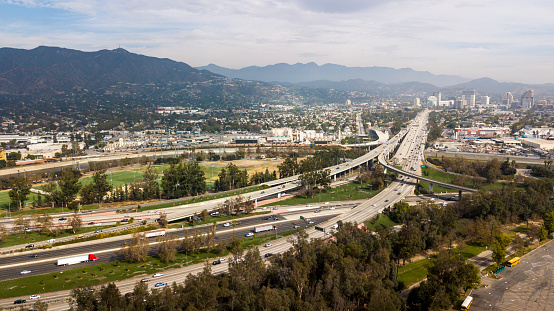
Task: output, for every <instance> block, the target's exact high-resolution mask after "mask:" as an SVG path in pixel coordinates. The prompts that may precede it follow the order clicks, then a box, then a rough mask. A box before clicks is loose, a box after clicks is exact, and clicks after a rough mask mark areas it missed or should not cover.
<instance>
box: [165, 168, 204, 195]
mask: <svg viewBox="0 0 554 311" xmlns="http://www.w3.org/2000/svg"><path fill="white" fill-rule="evenodd" d="M162 189H163V193H164V195H165V196H166V197H167V198H169V199H175V198H181V197H184V196H195V195H199V194H203V193H204V192H206V178H205V177H204V172H203V171H202V169H201V168H200V166H199V165H198V162H196V161H188V162H185V163H180V164H178V165H176V164H172V165H171V166H170V167H169V169H168V170H166V171H165V172H164V176H163V177H162Z"/></svg>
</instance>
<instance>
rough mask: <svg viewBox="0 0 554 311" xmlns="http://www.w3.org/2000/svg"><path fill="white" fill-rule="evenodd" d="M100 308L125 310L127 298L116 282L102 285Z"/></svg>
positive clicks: (99, 298) (112, 310)
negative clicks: (122, 294) (124, 297)
mask: <svg viewBox="0 0 554 311" xmlns="http://www.w3.org/2000/svg"><path fill="white" fill-rule="evenodd" d="M98 300H99V305H98V310H106V311H120V310H121V311H123V310H125V300H124V299H123V297H122V296H121V293H120V292H119V288H117V286H115V284H114V283H108V285H102V287H100V290H99V291H98Z"/></svg>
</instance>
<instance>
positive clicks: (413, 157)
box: [0, 111, 428, 310]
mask: <svg viewBox="0 0 554 311" xmlns="http://www.w3.org/2000/svg"><path fill="white" fill-rule="evenodd" d="M427 118H428V112H427V111H424V112H422V113H420V114H419V115H418V116H417V117H416V118H415V119H414V120H413V121H412V122H411V123H410V126H409V127H408V128H407V129H403V130H402V131H401V132H400V133H398V134H397V135H395V136H394V137H393V138H392V139H391V140H389V141H388V142H387V143H385V144H383V145H381V146H379V147H378V148H376V149H374V150H373V151H371V152H369V153H368V154H366V155H365V156H363V157H361V158H358V159H355V160H353V161H351V162H349V163H345V164H342V165H340V166H336V167H332V168H329V169H330V170H331V174H332V176H340V174H344V173H345V172H350V171H351V170H352V169H354V168H356V167H358V166H361V165H365V164H366V163H367V162H368V161H371V160H372V159H374V158H375V157H377V156H378V155H381V154H383V155H388V154H389V153H390V152H393V150H394V149H395V148H396V147H397V146H398V143H399V142H400V141H401V140H402V143H401V144H400V146H398V151H399V152H397V155H396V156H395V157H393V160H395V161H396V163H400V164H401V165H402V168H404V169H409V168H410V167H415V168H416V170H415V173H417V174H420V169H419V165H418V164H419V163H421V160H422V147H421V145H422V144H424V143H425V135H424V131H425V125H426V124H427ZM402 138H404V139H402ZM406 157H408V159H406ZM293 182H294V179H292V180H291V181H288V182H287V183H284V184H282V185H284V186H285V187H284V188H281V187H282V185H281V187H274V188H272V189H271V190H270V189H267V190H265V191H268V190H269V191H272V192H270V193H271V195H276V194H277V193H279V192H282V191H288V190H289V189H292V187H294V186H295V184H293ZM414 185H415V180H414V179H413V178H410V177H401V178H399V179H397V180H395V181H393V182H392V183H391V184H390V185H389V186H388V187H387V188H386V189H384V190H383V191H381V193H379V194H378V195H376V196H375V197H373V198H371V199H369V200H367V201H365V202H363V203H361V204H359V205H357V206H355V207H353V208H352V207H346V208H336V209H334V210H331V209H326V210H325V213H324V212H321V213H314V214H313V215H310V216H311V217H310V218H312V219H313V220H314V221H316V220H317V222H318V227H320V228H321V229H323V231H320V230H315V229H314V228H307V229H306V233H307V234H308V235H309V236H310V238H324V237H326V235H327V234H328V233H330V232H331V231H333V230H334V227H335V225H336V224H337V222H338V221H342V222H357V223H361V222H363V221H365V220H368V219H370V218H372V217H374V216H375V215H377V214H378V213H380V212H381V211H382V210H383V209H385V208H386V207H389V206H391V205H392V204H394V203H395V202H398V201H400V200H402V198H404V197H405V196H407V195H409V194H411V193H412V192H413V189H414ZM289 187H290V188H289ZM265 194H266V193H265V192H264V193H261V191H260V192H259V193H256V194H254V193H252V194H251V195H252V198H253V199H255V198H256V196H257V195H259V196H262V195H265ZM267 194H268V195H269V193H267ZM206 204H208V202H204V206H200V207H203V209H206V207H205V206H206ZM196 207H197V208H199V206H196ZM189 208H191V207H190V206H188V207H187V212H189ZM174 209H175V210H176V212H175V213H173V214H175V215H176V217H177V215H179V216H178V217H181V215H183V214H185V213H186V212H184V211H183V212H178V210H179V209H181V211H182V209H183V207H182V206H181V207H175V208H174ZM289 213H290V214H289ZM299 213H306V212H304V211H302V212H298V211H296V212H292V211H291V212H287V213H282V214H281V215H280V216H279V217H280V218H282V219H279V220H277V221H273V220H272V223H273V222H279V228H280V229H279V230H288V229H292V228H294V226H295V225H298V222H299V220H298V218H297V217H298V215H299ZM316 214H317V216H318V217H314V216H315V215H316ZM170 215H171V214H170V213H168V218H170V217H171V216H170ZM261 218H262V217H259V216H258V217H254V218H252V219H244V220H241V222H242V223H241V226H240V227H237V228H236V229H235V233H236V234H237V235H239V234H244V233H245V232H248V231H251V230H252V228H253V226H254V225H256V224H259V223H260V222H262V223H263V220H262V219H261ZM289 218H290V219H289ZM293 223H294V224H293ZM287 228H288V229H287ZM218 229H221V230H219V235H218V237H219V238H221V239H225V237H226V235H227V236H228V235H229V234H230V233H231V229H223V228H221V227H220V228H218ZM179 232H183V231H178V232H176V234H178V233H179ZM122 242H123V241H122V240H115V241H113V240H112V241H110V240H108V239H106V240H102V241H96V242H95V245H94V247H97V246H98V247H99V248H98V249H96V248H92V246H87V245H80V246H79V245H77V246H76V247H82V248H77V249H75V248H73V249H72V251H71V252H73V251H77V252H79V251H81V250H82V251H85V250H86V252H90V251H92V250H94V251H95V252H96V253H98V254H99V257H101V260H107V261H110V260H113V259H115V256H117V255H116V252H117V250H118V249H119V248H120V245H121V243H122ZM272 244H274V245H273V246H272V247H271V249H270V250H269V249H266V248H263V247H260V251H261V254H262V255H263V254H265V253H267V252H272V253H279V252H283V251H285V250H287V249H289V248H290V246H291V245H290V242H289V241H288V239H280V240H277V241H276V242H272ZM64 252H65V253H66V254H67V249H65V248H64V249H63V250H51V251H50V252H45V253H40V254H38V255H39V257H37V258H32V260H36V261H37V262H36V263H30V264H26V263H23V264H22V262H23V261H25V262H27V261H29V260H31V258H22V257H17V258H16V257H3V258H0V277H2V278H11V277H18V276H19V275H17V274H18V273H19V272H20V271H22V270H24V269H27V270H30V271H33V269H34V271H37V272H36V273H45V272H50V271H58V270H56V269H60V268H58V267H57V266H55V265H54V258H57V256H59V255H60V254H62V253H64ZM20 256H28V255H27V254H26V255H20ZM102 258H104V259H102ZM202 268H203V264H200V265H193V266H189V267H186V268H181V269H177V270H178V272H177V270H175V271H167V272H164V274H165V275H164V277H165V279H163V280H162V281H166V283H167V282H172V281H173V280H175V281H178V282H182V281H183V279H184V276H186V275H187V274H189V273H196V272H199V271H201V269H202ZM227 268H228V266H227V265H225V264H222V265H216V266H214V268H213V271H214V272H215V273H221V272H225V271H226V269H227ZM5 271H6V272H5ZM8 271H9V272H8ZM136 281H137V280H135V279H131V280H124V281H120V282H117V285H118V286H119V287H120V290H121V291H122V292H126V291H130V289H131V288H132V286H133V285H134V283H135V282H136ZM67 295H68V294H67V292H65V293H51V294H46V295H44V297H47V298H56V299H57V298H61V297H67ZM10 301H11V302H12V303H13V300H11V299H10V300H3V301H2V302H0V307H2V306H6V305H8V304H10ZM65 309H67V304H65V305H64V304H60V306H59V307H58V306H57V304H56V305H53V306H51V308H50V310H65Z"/></svg>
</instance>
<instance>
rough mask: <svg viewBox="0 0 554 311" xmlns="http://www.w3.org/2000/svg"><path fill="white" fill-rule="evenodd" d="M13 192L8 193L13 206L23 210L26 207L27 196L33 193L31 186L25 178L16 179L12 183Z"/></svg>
mask: <svg viewBox="0 0 554 311" xmlns="http://www.w3.org/2000/svg"><path fill="white" fill-rule="evenodd" d="M11 187H12V190H10V192H9V193H8V195H9V196H10V201H11V202H12V206H13V207H15V208H17V209H18V210H21V209H22V208H23V207H25V201H26V200H27V196H28V195H29V193H31V185H30V184H29V183H28V182H27V181H26V180H25V178H14V179H13V182H12V186H11Z"/></svg>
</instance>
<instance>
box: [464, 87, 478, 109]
mask: <svg viewBox="0 0 554 311" xmlns="http://www.w3.org/2000/svg"><path fill="white" fill-rule="evenodd" d="M462 99H464V100H465V101H466V102H467V105H468V106H469V107H475V90H472V91H462Z"/></svg>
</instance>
